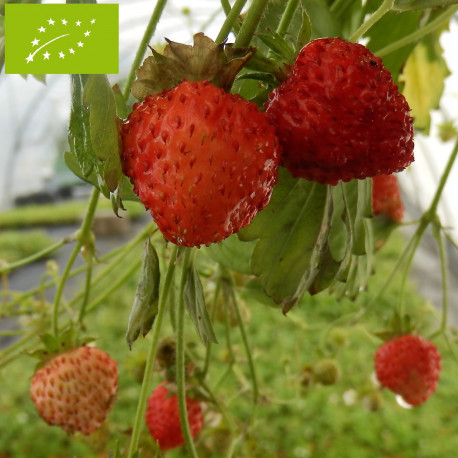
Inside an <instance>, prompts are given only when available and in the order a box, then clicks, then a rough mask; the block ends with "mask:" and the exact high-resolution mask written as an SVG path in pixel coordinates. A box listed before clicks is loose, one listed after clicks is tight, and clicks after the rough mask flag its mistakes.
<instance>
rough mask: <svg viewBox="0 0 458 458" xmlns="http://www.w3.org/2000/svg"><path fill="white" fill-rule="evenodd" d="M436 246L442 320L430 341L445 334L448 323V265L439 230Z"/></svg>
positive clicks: (442, 238)
mask: <svg viewBox="0 0 458 458" xmlns="http://www.w3.org/2000/svg"><path fill="white" fill-rule="evenodd" d="M437 244H438V246H439V257H440V260H441V278H442V319H441V324H440V327H439V329H438V330H437V331H436V332H434V333H433V334H432V336H431V337H430V339H434V338H435V337H437V336H438V335H440V334H443V333H445V330H446V329H447V321H448V263H447V252H446V249H445V244H444V235H443V234H442V231H441V230H440V229H439V233H438V234H437Z"/></svg>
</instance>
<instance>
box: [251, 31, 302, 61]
mask: <svg viewBox="0 0 458 458" xmlns="http://www.w3.org/2000/svg"><path fill="white" fill-rule="evenodd" d="M258 38H259V39H260V40H261V41H262V42H263V43H264V44H265V45H266V46H267V47H268V48H269V50H270V51H272V52H274V53H275V54H277V56H279V57H280V58H281V59H282V60H284V61H286V62H288V63H289V64H292V63H293V62H294V60H295V59H296V54H295V50H294V49H293V48H292V46H291V45H290V44H289V43H288V42H287V41H286V40H285V39H284V38H283V37H281V36H280V35H279V34H278V33H276V32H275V31H273V30H269V33H268V34H259V35H258Z"/></svg>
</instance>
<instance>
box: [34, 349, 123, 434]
mask: <svg viewBox="0 0 458 458" xmlns="http://www.w3.org/2000/svg"><path fill="white" fill-rule="evenodd" d="M117 390H118V372H117V365H116V362H115V361H114V360H113V359H111V358H110V357H109V356H108V355H107V354H106V353H105V352H104V351H102V350H100V349H98V348H95V347H87V346H83V347H79V348H76V349H74V350H71V351H68V352H66V353H61V354H59V355H57V356H55V357H54V358H53V359H51V360H49V361H48V362H47V363H46V364H45V365H44V366H43V367H42V368H41V369H39V370H38V371H37V372H35V375H34V376H33V379H32V383H31V386H30V395H31V397H32V401H33V402H34V404H35V406H36V407H37V410H38V413H39V414H40V416H41V417H42V418H43V420H45V421H46V422H47V423H49V424H50V425H57V426H60V427H62V428H63V429H64V430H65V431H66V432H67V433H69V434H71V433H73V432H75V431H80V432H82V433H83V434H91V433H92V432H93V431H95V430H96V429H98V428H99V427H100V426H101V425H102V423H103V421H104V420H105V418H106V416H107V414H108V412H109V411H110V409H111V407H112V406H113V403H114V401H115V395H116V391H117Z"/></svg>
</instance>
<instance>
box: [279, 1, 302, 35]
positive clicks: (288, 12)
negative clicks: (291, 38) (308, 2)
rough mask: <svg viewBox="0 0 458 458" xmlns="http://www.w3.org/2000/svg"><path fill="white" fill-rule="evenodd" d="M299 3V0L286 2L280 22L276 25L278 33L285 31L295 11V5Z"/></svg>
mask: <svg viewBox="0 0 458 458" xmlns="http://www.w3.org/2000/svg"><path fill="white" fill-rule="evenodd" d="M298 4H299V0H288V3H287V5H286V8H285V12H284V13H283V15H282V17H281V19H280V23H279V24H278V27H277V33H278V35H281V36H283V35H284V34H285V33H286V32H287V31H288V27H289V25H290V24H291V21H292V19H293V16H294V13H295V12H296V9H297V5H298Z"/></svg>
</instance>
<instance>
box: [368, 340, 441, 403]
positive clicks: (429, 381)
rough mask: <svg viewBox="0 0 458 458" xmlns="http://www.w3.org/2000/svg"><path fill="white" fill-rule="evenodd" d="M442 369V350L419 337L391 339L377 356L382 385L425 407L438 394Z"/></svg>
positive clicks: (378, 374) (376, 361) (376, 365)
mask: <svg viewBox="0 0 458 458" xmlns="http://www.w3.org/2000/svg"><path fill="white" fill-rule="evenodd" d="M440 370H441V358H440V354H439V351H438V350H437V348H436V347H435V346H434V344H432V343H431V342H429V341H428V340H426V339H424V338H422V337H420V336H417V335H412V334H405V335H403V336H401V337H397V338H395V339H393V340H389V341H388V342H386V343H384V344H383V345H382V346H381V347H379V349H378V350H377V352H376V354H375V372H376V375H377V378H378V380H379V382H380V383H381V385H382V386H384V387H386V388H389V389H390V390H391V391H394V392H395V393H397V394H399V395H401V396H402V398H403V399H404V400H405V401H406V402H407V403H408V404H411V405H414V406H416V405H419V404H423V403H424V402H425V401H426V400H427V399H428V398H429V397H430V396H431V395H432V394H433V393H434V391H435V390H436V386H437V381H438V380H439V374H440Z"/></svg>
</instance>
